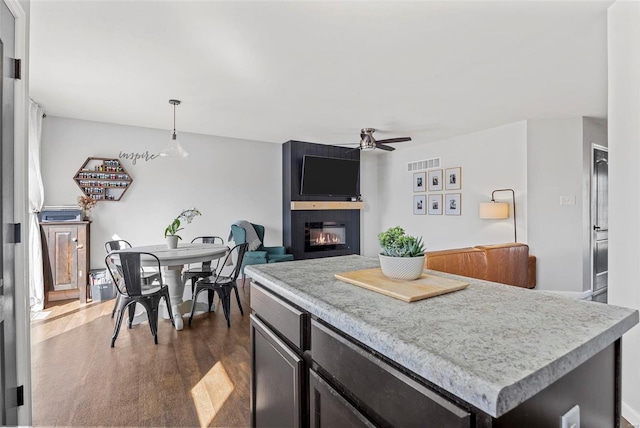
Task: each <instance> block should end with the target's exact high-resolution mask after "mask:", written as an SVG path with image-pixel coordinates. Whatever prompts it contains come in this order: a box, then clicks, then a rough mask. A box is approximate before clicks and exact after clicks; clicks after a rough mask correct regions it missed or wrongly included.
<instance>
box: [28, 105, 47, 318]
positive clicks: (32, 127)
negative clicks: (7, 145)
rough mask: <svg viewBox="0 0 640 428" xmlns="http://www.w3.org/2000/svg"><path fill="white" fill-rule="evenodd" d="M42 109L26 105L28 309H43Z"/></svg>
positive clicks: (37, 106) (35, 310)
mask: <svg viewBox="0 0 640 428" xmlns="http://www.w3.org/2000/svg"><path fill="white" fill-rule="evenodd" d="M43 114H44V110H43V109H42V107H40V106H39V105H38V104H36V103H35V102H34V101H33V100H30V103H29V292H30V305H31V310H32V311H34V312H37V311H41V310H42V309H44V274H43V271H42V243H41V240H40V225H39V223H38V213H40V211H41V210H42V206H43V204H44V185H43V184H42V173H41V169H40V145H41V136H42V116H43Z"/></svg>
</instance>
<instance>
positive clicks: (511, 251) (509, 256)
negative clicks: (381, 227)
mask: <svg viewBox="0 0 640 428" xmlns="http://www.w3.org/2000/svg"><path fill="white" fill-rule="evenodd" d="M425 255H426V260H425V267H426V268H427V269H432V270H437V271H440V272H448V273H452V274H455V275H462V276H468V277H471V278H478V279H483V280H486V281H493V282H499V283H502V284H508V285H515V286H516V287H523V288H535V286H536V258H535V256H530V255H529V246H528V245H526V244H519V243H510V244H497V245H479V246H475V247H467V248H455V249H450V250H441V251H427V252H426V253H425Z"/></svg>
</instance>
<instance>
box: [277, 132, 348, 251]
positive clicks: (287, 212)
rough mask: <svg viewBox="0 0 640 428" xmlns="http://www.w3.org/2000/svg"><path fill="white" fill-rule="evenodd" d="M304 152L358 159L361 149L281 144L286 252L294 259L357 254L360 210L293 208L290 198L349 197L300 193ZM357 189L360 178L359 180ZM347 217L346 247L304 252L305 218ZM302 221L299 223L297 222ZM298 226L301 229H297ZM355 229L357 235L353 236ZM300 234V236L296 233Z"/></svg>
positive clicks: (334, 219) (340, 199)
mask: <svg viewBox="0 0 640 428" xmlns="http://www.w3.org/2000/svg"><path fill="white" fill-rule="evenodd" d="M304 155H312V156H324V157H332V158H339V159H351V160H358V161H359V160H360V150H350V148H349V147H340V146H328V145H326V144H316V143H307V142H303V141H293V140H291V141H287V142H286V143H284V144H283V145H282V233H283V242H284V245H285V247H286V248H287V252H289V253H291V254H293V256H294V258H295V259H296V260H300V259H306V258H318V257H330V256H338V255H347V254H360V211H359V210H304V211H292V210H291V201H348V200H350V199H349V198H347V197H345V196H306V195H304V196H303V195H300V183H301V178H302V159H303V157H304ZM327 173H328V174H330V173H331V172H330V171H328V172H327ZM358 193H360V181H359V180H358ZM338 220H346V221H349V222H350V224H351V230H352V231H355V232H351V233H350V235H352V236H350V237H349V238H350V240H351V242H350V245H349V247H350V248H348V249H344V250H336V251H323V252H317V253H305V252H304V223H305V222H308V221H338ZM300 225H302V226H300ZM300 227H301V230H300ZM353 233H356V234H357V236H353ZM299 234H302V236H298V235H299Z"/></svg>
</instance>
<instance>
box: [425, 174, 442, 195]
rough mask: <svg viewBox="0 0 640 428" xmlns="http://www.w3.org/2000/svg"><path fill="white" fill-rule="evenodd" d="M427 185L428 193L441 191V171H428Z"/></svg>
mask: <svg viewBox="0 0 640 428" xmlns="http://www.w3.org/2000/svg"><path fill="white" fill-rule="evenodd" d="M427 184H428V188H429V191H430V192H437V191H438V190H442V170H441V169H434V170H433V171H429V174H428V177H427Z"/></svg>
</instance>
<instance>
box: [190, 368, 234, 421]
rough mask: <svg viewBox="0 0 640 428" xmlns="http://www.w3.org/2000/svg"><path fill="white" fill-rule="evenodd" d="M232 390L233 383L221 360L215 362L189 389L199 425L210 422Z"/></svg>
mask: <svg viewBox="0 0 640 428" xmlns="http://www.w3.org/2000/svg"><path fill="white" fill-rule="evenodd" d="M232 392H233V383H232V382H231V379H229V376H228V375H227V371H226V370H225V369H224V367H223V365H222V363H221V362H217V363H216V365H214V366H213V367H212V368H211V370H209V372H208V373H207V374H206V375H205V376H204V377H203V378H202V379H200V382H198V383H197V384H196V385H195V386H194V387H193V388H192V389H191V398H192V399H193V403H194V405H195V407H196V412H197V413H198V420H199V421H200V426H201V427H206V426H209V425H210V424H211V422H212V421H213V418H215V417H216V414H217V413H218V412H219V411H220V409H221V408H222V406H223V405H224V403H225V401H227V398H229V395H231V393H232Z"/></svg>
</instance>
